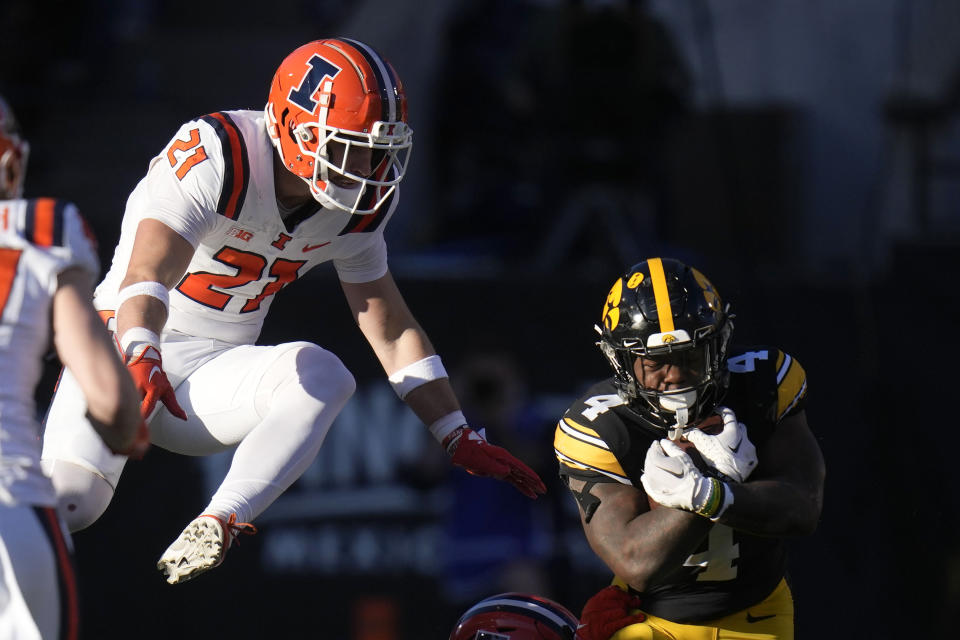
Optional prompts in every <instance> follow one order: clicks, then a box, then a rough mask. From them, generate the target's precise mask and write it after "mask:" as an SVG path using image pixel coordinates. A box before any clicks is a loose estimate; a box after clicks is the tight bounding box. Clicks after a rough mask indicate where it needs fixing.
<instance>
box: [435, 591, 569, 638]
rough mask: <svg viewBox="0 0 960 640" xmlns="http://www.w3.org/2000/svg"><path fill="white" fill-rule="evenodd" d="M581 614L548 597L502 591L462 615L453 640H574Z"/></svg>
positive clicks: (451, 636) (454, 631) (453, 634)
mask: <svg viewBox="0 0 960 640" xmlns="http://www.w3.org/2000/svg"><path fill="white" fill-rule="evenodd" d="M578 624H579V622H578V620H577V617H576V616H575V615H573V614H572V613H570V611H568V610H567V609H566V608H565V607H563V606H561V605H559V604H557V603H556V602H554V601H553V600H550V599H548V598H542V597H540V596H532V595H528V594H525V593H500V594H497V595H495V596H490V597H489V598H484V599H483V600H481V601H480V602H478V603H476V604H475V605H473V606H472V607H470V608H469V609H467V611H466V612H465V613H464V614H463V615H462V616H460V619H459V620H458V621H457V624H456V626H455V627H454V628H453V633H451V634H450V639H449V640H574V638H575V637H576V633H577V625H578Z"/></svg>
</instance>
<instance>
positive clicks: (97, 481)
mask: <svg viewBox="0 0 960 640" xmlns="http://www.w3.org/2000/svg"><path fill="white" fill-rule="evenodd" d="M42 464H43V470H44V472H45V473H46V474H47V475H48V476H50V479H51V480H52V481H53V488H54V489H55V490H56V492H57V510H58V511H59V512H60V515H61V517H62V518H63V520H64V522H66V523H67V527H68V528H69V529H70V532H71V533H74V532H76V531H80V530H81V529H86V528H87V527H89V526H90V525H91V524H93V523H94V522H96V521H97V519H98V518H99V517H100V516H101V515H103V512H104V511H106V510H107V507H108V506H109V505H110V501H111V500H112V499H113V487H112V486H110V483H109V482H107V481H106V479H104V477H103V476H101V475H99V474H97V473H94V472H93V471H90V470H88V469H85V468H84V467H81V466H79V465H77V464H74V463H72V462H66V461H64V460H44V461H43V462H42Z"/></svg>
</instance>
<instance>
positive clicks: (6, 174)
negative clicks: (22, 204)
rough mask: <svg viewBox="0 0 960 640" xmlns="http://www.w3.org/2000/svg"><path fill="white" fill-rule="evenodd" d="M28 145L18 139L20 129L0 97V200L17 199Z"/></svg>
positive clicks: (25, 166)
mask: <svg viewBox="0 0 960 640" xmlns="http://www.w3.org/2000/svg"><path fill="white" fill-rule="evenodd" d="M29 153H30V145H29V144H27V141H26V140H23V139H21V138H20V127H19V126H18V125H17V119H16V118H15V117H14V116H13V111H12V110H11V109H10V105H8V104H7V102H6V101H5V100H4V99H3V97H2V96H0V199H3V198H7V199H9V198H19V197H20V196H21V195H22V194H23V179H24V177H25V176H26V174H27V156H28V155H29Z"/></svg>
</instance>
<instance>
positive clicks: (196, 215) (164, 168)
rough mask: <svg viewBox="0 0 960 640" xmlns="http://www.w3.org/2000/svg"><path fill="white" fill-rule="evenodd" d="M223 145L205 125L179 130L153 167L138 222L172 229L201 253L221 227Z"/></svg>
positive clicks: (140, 202)
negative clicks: (147, 221) (157, 223)
mask: <svg viewBox="0 0 960 640" xmlns="http://www.w3.org/2000/svg"><path fill="white" fill-rule="evenodd" d="M225 164H226V163H225V161H224V153H223V148H222V140H221V138H220V136H219V135H218V134H217V131H216V130H215V129H214V127H213V126H212V125H210V124H209V123H208V122H206V121H204V120H203V119H200V120H193V121H191V122H188V123H186V124H184V125H183V126H181V127H180V130H179V131H177V133H176V135H175V136H174V137H173V139H172V140H171V141H170V142H169V143H168V144H167V146H166V148H164V150H163V151H162V152H161V153H160V154H159V155H157V156H156V157H155V158H153V160H152V161H151V162H150V167H149V169H148V170H147V176H146V178H145V181H146V194H145V195H146V197H145V198H139V199H138V200H137V201H136V202H135V203H134V204H135V205H136V206H137V207H138V208H140V209H141V210H140V211H139V212H138V213H139V216H138V217H139V218H140V219H143V218H152V219H154V220H158V221H160V222H162V223H163V224H165V225H167V226H168V227H170V228H171V229H173V230H174V231H176V232H177V233H178V234H180V235H181V236H183V238H184V239H186V240H187V241H188V242H189V243H190V244H191V245H193V246H194V247H196V246H197V245H198V244H199V243H200V241H201V239H202V238H203V237H204V236H205V235H206V234H207V233H209V232H210V231H211V230H212V229H213V228H214V227H215V226H216V224H217V217H218V215H219V214H218V213H217V206H218V202H219V199H220V194H221V191H222V187H223V184H224V172H225Z"/></svg>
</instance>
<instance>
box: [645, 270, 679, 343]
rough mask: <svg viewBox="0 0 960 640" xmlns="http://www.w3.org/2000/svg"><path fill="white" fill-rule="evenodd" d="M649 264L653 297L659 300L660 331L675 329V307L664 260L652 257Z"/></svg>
mask: <svg viewBox="0 0 960 640" xmlns="http://www.w3.org/2000/svg"><path fill="white" fill-rule="evenodd" d="M647 266H648V267H650V281H651V282H652V284H653V297H654V300H656V301H657V317H658V318H659V319H660V332H661V333H666V332H667V331H673V309H671V308H670V294H669V292H668V291H667V276H665V275H664V274H663V261H662V260H660V258H650V259H649V260H647Z"/></svg>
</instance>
